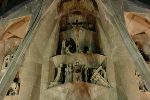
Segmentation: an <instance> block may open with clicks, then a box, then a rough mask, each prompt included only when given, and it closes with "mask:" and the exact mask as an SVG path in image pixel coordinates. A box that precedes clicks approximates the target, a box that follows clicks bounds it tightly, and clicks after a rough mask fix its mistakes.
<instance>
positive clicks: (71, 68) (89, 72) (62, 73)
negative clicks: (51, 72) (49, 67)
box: [50, 62, 110, 87]
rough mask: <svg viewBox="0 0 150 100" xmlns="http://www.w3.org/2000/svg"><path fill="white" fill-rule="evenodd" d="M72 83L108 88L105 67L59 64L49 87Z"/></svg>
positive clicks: (76, 63)
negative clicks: (85, 83) (84, 83)
mask: <svg viewBox="0 0 150 100" xmlns="http://www.w3.org/2000/svg"><path fill="white" fill-rule="evenodd" d="M73 82H88V83H93V84H97V85H103V86H106V87H110V85H109V83H108V81H107V76H106V68H105V66H102V65H97V66H86V65H83V64H80V63H79V62H75V63H73V64H60V65H59V66H58V67H56V68H55V78H54V82H51V83H50V87H52V86H55V85H59V84H64V83H73Z"/></svg>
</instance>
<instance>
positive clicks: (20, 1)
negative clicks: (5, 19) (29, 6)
mask: <svg viewBox="0 0 150 100" xmlns="http://www.w3.org/2000/svg"><path fill="white" fill-rule="evenodd" d="M29 1H31V0H0V16H2V15H4V14H5V13H7V12H8V11H9V10H11V9H12V8H15V7H16V6H18V5H21V6H23V5H24V4H25V3H27V2H29ZM17 9H18V8H17Z"/></svg>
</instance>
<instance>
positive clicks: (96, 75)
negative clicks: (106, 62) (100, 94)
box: [91, 66, 110, 87]
mask: <svg viewBox="0 0 150 100" xmlns="http://www.w3.org/2000/svg"><path fill="white" fill-rule="evenodd" d="M100 71H104V70H103V69H102V66H100V67H99V68H98V69H97V70H96V69H95V70H93V75H92V77H91V82H93V83H95V84H98V85H103V86H107V87H110V84H109V83H108V82H107V80H106V79H105V78H104V77H103V76H102V74H104V76H105V75H106V72H104V73H100ZM105 77H106V76H105Z"/></svg>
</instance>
